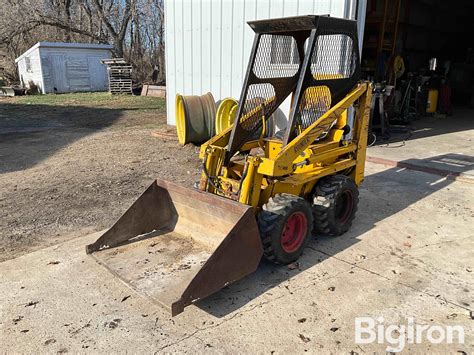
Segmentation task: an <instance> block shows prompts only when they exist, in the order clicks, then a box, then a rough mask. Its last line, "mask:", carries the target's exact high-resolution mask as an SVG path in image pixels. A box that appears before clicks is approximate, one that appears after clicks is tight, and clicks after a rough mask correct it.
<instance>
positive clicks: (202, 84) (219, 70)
mask: <svg viewBox="0 0 474 355" xmlns="http://www.w3.org/2000/svg"><path fill="white" fill-rule="evenodd" d="M366 4H367V1H366V0H359V1H357V0H205V1H191V0H165V19H166V21H165V32H166V39H165V40H166V91H167V95H166V97H167V99H166V100H167V102H166V107H167V120H168V123H169V124H173V125H174V124H175V96H176V94H177V93H179V94H183V95H201V94H204V93H206V92H209V91H210V92H211V93H212V94H213V95H214V98H215V99H216V100H220V99H223V98H225V97H233V98H235V99H237V100H238V99H239V96H240V90H241V87H242V83H243V81H244V76H245V71H246V68H247V63H248V58H249V55H250V50H251V48H252V43H253V38H254V32H253V31H252V30H251V29H250V27H249V26H248V25H247V21H251V20H258V19H267V18H277V17H287V16H297V15H324V14H329V15H331V16H334V17H343V18H351V19H356V18H357V21H358V24H359V42H360V43H359V46H361V43H362V34H363V31H364V28H363V27H364V23H365V9H366ZM357 14H361V15H360V16H358V15H357ZM282 109H283V111H284V113H285V114H288V111H289V99H288V100H287V101H286V102H285V103H284V104H283V106H282Z"/></svg>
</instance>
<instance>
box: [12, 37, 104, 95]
mask: <svg viewBox="0 0 474 355" xmlns="http://www.w3.org/2000/svg"><path fill="white" fill-rule="evenodd" d="M112 48H113V47H112V46H111V45H109V44H88V43H61V42H38V43H36V44H35V45H34V46H33V47H31V48H30V49H28V50H27V51H26V52H25V53H23V54H22V55H21V56H19V57H18V58H17V59H16V60H15V62H16V63H18V73H19V76H20V80H21V82H22V84H23V85H25V86H26V87H29V86H30V85H31V83H33V84H35V85H36V86H37V87H38V89H39V91H40V92H41V93H43V94H46V93H52V92H57V93H63V92H75V91H105V90H107V70H106V67H105V66H104V65H103V64H101V62H100V61H101V60H102V59H108V58H110V57H111V50H112Z"/></svg>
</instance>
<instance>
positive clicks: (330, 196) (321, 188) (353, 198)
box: [313, 175, 359, 236]
mask: <svg viewBox="0 0 474 355" xmlns="http://www.w3.org/2000/svg"><path fill="white" fill-rule="evenodd" d="M358 203H359V190H358V189H357V185H356V184H355V182H354V181H353V180H352V179H351V178H349V177H347V176H345V175H332V176H328V177H325V178H323V179H321V181H319V182H318V184H317V185H316V188H315V191H314V194H313V216H314V231H315V232H316V234H326V235H331V236H338V235H341V234H344V233H345V232H347V231H348V230H349V228H350V227H351V225H352V221H353V220H354V217H355V214H356V212H357V205H358Z"/></svg>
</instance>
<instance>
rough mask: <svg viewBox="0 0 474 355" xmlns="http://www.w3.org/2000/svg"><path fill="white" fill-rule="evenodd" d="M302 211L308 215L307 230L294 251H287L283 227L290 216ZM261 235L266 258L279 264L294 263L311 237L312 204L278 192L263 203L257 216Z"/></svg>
mask: <svg viewBox="0 0 474 355" xmlns="http://www.w3.org/2000/svg"><path fill="white" fill-rule="evenodd" d="M295 212H302V213H303V214H304V215H305V217H306V225H307V228H306V229H307V230H306V233H305V235H304V237H303V240H302V242H301V244H300V246H299V247H298V248H297V249H296V250H295V251H293V252H290V253H289V252H287V251H285V250H284V248H283V246H282V241H281V239H282V234H283V229H284V228H285V226H286V222H287V219H288V217H290V216H292V215H293V214H294V213H295ZM257 221H258V227H259V230H260V237H261V238H262V244H263V249H264V256H265V258H266V259H268V260H270V261H273V262H275V263H278V264H289V263H292V262H294V261H296V260H298V258H299V257H300V256H301V254H302V253H303V250H304V248H305V247H306V245H307V244H308V241H309V240H310V238H311V232H312V227H313V213H312V208H311V204H310V203H309V202H308V201H306V200H305V199H304V198H301V197H299V196H295V195H291V194H285V193H284V194H277V195H275V196H274V197H271V198H270V199H269V201H268V202H267V203H266V204H265V205H263V209H262V211H261V212H260V213H259V214H258V216H257Z"/></svg>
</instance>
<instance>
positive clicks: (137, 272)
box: [86, 180, 263, 316]
mask: <svg viewBox="0 0 474 355" xmlns="http://www.w3.org/2000/svg"><path fill="white" fill-rule="evenodd" d="M86 251H87V253H88V254H92V256H94V257H95V258H96V259H97V261H98V262H99V263H101V264H102V265H104V266H105V267H106V268H107V269H109V270H110V271H111V272H112V273H113V274H115V275H116V276H117V277H119V278H120V279H121V280H122V281H124V282H125V283H126V284H128V285H129V286H131V287H132V288H134V289H135V290H136V291H138V292H139V293H141V294H145V295H146V296H149V297H150V298H151V299H152V300H154V301H156V302H157V303H158V304H160V305H162V306H164V307H165V308H167V309H168V310H169V311H170V312H171V314H172V315H173V316H175V315H177V314H179V313H181V312H182V311H183V310H184V307H186V306H188V305H190V304H191V303H193V302H195V301H197V300H199V299H202V298H204V297H207V296H209V295H211V294H212V293H214V292H216V291H218V290H220V289H221V288H223V287H224V286H226V285H228V284H230V283H232V282H234V281H236V280H239V279H241V278H243V277H244V276H246V275H248V274H250V273H252V272H254V271H255V270H256V269H257V266H258V264H259V262H260V259H261V257H262V254H263V250H262V245H261V242H260V236H259V233H258V228H257V223H256V220H255V215H254V212H253V210H252V208H251V207H249V206H246V205H243V204H240V203H238V202H235V201H232V200H229V199H225V198H222V197H219V196H216V195H212V194H209V193H205V192H202V191H198V190H194V189H188V188H183V187H180V186H178V185H175V184H173V183H170V182H167V181H162V180H156V181H155V182H154V183H153V184H152V185H151V186H150V187H149V188H148V189H147V190H146V191H145V192H144V193H143V194H142V195H141V196H140V198H139V199H138V200H137V201H135V203H134V204H133V205H132V206H131V207H130V208H129V209H128V210H127V211H126V212H125V214H124V215H123V216H122V217H121V218H119V220H118V221H117V222H116V223H115V224H114V225H113V226H112V228H110V229H109V230H108V231H106V232H105V233H104V234H103V235H102V236H101V237H100V238H99V239H98V240H97V241H96V242H95V243H93V244H90V245H88V246H87V248H86Z"/></svg>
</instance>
